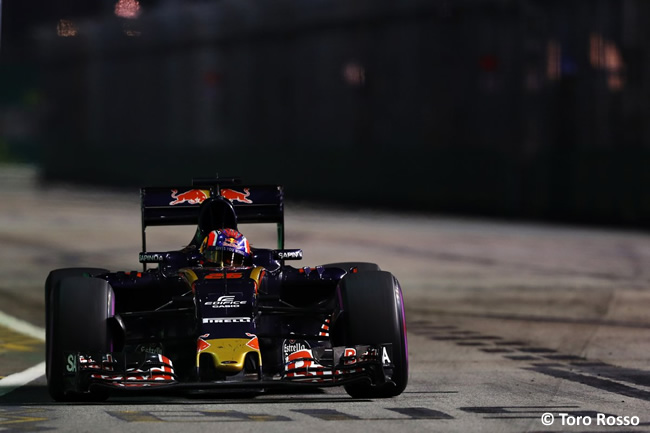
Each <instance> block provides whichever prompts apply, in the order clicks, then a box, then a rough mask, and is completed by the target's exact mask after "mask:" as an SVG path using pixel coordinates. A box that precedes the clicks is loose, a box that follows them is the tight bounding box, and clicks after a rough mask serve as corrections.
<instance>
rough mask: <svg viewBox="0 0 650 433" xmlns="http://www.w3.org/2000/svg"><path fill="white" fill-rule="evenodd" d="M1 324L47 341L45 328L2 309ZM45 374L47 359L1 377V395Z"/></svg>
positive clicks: (0, 312) (0, 313)
mask: <svg viewBox="0 0 650 433" xmlns="http://www.w3.org/2000/svg"><path fill="white" fill-rule="evenodd" d="M0 326H4V327H5V328H9V329H11V330H12V331H15V332H18V333H20V334H23V335H26V336H28V337H32V338H37V339H39V340H43V341H45V329H42V328H39V327H38V326H34V325H32V324H31V323H28V322H25V321H24V320H20V319H17V318H15V317H12V316H10V315H8V314H6V313H3V312H2V311H0ZM43 375H45V361H43V362H41V363H40V364H37V365H35V366H33V367H30V368H28V369H27V370H25V371H21V372H20V373H14V374H10V375H9V376H7V377H4V378H2V379H0V396H3V395H5V394H8V393H10V392H11V391H13V390H15V389H16V388H20V387H21V386H24V385H27V384H28V383H29V382H31V381H33V380H35V379H38V378H39V377H41V376H43Z"/></svg>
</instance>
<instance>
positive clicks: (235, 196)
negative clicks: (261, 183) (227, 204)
mask: <svg viewBox="0 0 650 433" xmlns="http://www.w3.org/2000/svg"><path fill="white" fill-rule="evenodd" d="M250 194H251V192H250V190H249V189H248V188H244V192H239V191H235V190H234V189H229V188H224V189H222V190H221V196H222V197H224V198H227V199H228V200H230V201H238V202H241V203H253V200H249V198H248V196H249V195H250Z"/></svg>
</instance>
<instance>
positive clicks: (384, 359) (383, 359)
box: [381, 347, 392, 364]
mask: <svg viewBox="0 0 650 433" xmlns="http://www.w3.org/2000/svg"><path fill="white" fill-rule="evenodd" d="M382 350H383V352H382V354H381V363H382V364H392V363H391V362H390V358H389V357H388V352H386V348H385V347H383V348H382Z"/></svg>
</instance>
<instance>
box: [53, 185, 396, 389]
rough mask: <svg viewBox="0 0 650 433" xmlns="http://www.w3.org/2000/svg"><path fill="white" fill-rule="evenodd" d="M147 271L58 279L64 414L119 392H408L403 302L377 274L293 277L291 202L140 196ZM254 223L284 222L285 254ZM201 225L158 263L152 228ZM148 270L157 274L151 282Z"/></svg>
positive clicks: (193, 191) (219, 190)
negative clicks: (246, 229)
mask: <svg viewBox="0 0 650 433" xmlns="http://www.w3.org/2000/svg"><path fill="white" fill-rule="evenodd" d="M141 200H142V202H141V208H142V244H143V248H142V252H141V253H140V257H139V261H140V263H142V270H141V271H132V272H109V271H108V270H105V269H99V268H66V269H58V270H54V271H52V272H51V273H50V274H49V276H48V278H47V281H46V283H45V300H46V322H47V339H46V352H47V353H46V359H47V383H48V390H49V393H50V395H51V396H52V398H54V399H55V400H57V401H88V400H102V399H105V398H107V397H108V396H109V395H110V394H111V393H113V392H117V391H121V392H133V393H137V392H144V391H149V392H152V391H155V392H163V391H165V392H179V391H183V392H184V391H190V390H200V391H201V392H205V390H212V392H214V390H219V389H240V390H248V389H254V390H261V391H264V390H271V389H274V388H280V389H281V390H282V388H283V387H287V388H289V387H328V386H339V385H340V386H343V387H344V388H345V390H346V391H347V393H348V394H349V395H350V396H352V397H357V398H358V397H363V398H384V397H394V396H397V395H399V394H400V393H402V391H404V389H405V387H406V384H407V380H408V354H407V340H406V327H405V319H404V305H403V298H402V291H401V288H400V286H399V283H398V282H397V280H396V279H395V277H394V276H393V275H392V274H391V273H389V272H385V271H382V270H380V269H379V266H377V265H376V264H374V263H365V262H359V263H355V262H342V263H330V264H325V265H322V266H316V267H294V266H289V265H285V262H287V261H294V260H300V259H301V258H302V251H301V250H300V249H285V248H284V213H283V210H284V208H283V189H282V187H280V186H275V185H273V186H270V185H262V186H242V185H240V184H239V180H238V179H236V178H230V179H224V178H213V179H194V180H193V184H192V185H191V186H189V187H169V188H162V187H152V188H142V189H141ZM245 223H275V224H277V230H278V236H277V238H278V245H277V248H276V249H263V248H255V247H251V246H250V244H249V242H248V240H247V239H246V238H245V237H244V235H243V234H242V233H241V232H240V231H239V226H240V225H242V224H245ZM161 225H167V226H169V225H195V226H196V233H195V235H194V237H193V238H192V239H191V240H190V242H189V244H188V245H187V246H186V247H185V248H183V249H181V250H174V251H147V248H146V228H147V227H148V226H161ZM148 267H149V269H148Z"/></svg>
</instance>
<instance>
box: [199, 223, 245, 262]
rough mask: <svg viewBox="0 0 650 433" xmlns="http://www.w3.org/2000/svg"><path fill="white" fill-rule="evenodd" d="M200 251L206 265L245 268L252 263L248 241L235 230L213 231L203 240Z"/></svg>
mask: <svg viewBox="0 0 650 433" xmlns="http://www.w3.org/2000/svg"><path fill="white" fill-rule="evenodd" d="M200 251H201V254H203V257H204V258H205V260H206V262H207V263H206V265H208V266H217V267H220V268H227V267H237V266H243V265H244V264H247V263H248V262H250V257H251V247H250V245H249V244H248V240H247V239H246V238H245V237H244V235H242V234H241V233H239V232H238V231H237V230H233V229H220V230H213V231H211V232H210V233H209V234H208V236H206V237H205V239H203V243H201V249H200Z"/></svg>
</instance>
